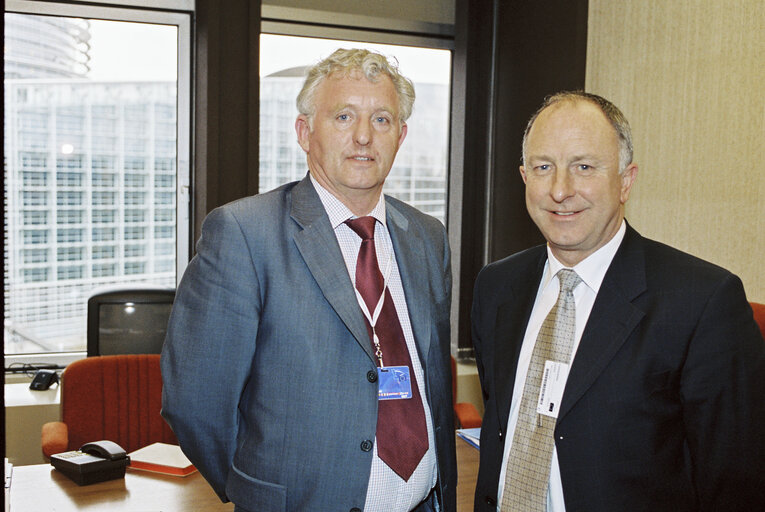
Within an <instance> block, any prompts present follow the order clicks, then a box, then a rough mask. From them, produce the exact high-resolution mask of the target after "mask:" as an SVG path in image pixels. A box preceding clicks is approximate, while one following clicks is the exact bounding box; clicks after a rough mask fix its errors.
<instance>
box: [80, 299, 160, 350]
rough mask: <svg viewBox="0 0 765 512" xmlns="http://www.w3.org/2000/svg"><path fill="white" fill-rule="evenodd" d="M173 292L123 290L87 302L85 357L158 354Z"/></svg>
mask: <svg viewBox="0 0 765 512" xmlns="http://www.w3.org/2000/svg"><path fill="white" fill-rule="evenodd" d="M174 299H175V290H174V289H146V288H123V289H117V290H111V291H106V292H102V293H96V294H94V295H93V296H91V297H90V299H88V357H90V356H106V355H113V354H159V353H160V352H161V351H162V345H163V343H164V341H165V331H166V330H167V321H168V319H169V318H170V310H171V309H172V307H173V300H174Z"/></svg>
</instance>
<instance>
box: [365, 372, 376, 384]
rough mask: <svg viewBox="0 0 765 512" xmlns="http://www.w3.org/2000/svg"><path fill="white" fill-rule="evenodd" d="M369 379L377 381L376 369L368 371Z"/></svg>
mask: <svg viewBox="0 0 765 512" xmlns="http://www.w3.org/2000/svg"><path fill="white" fill-rule="evenodd" d="M367 380H368V381H369V382H377V372H376V371H374V370H369V371H368V372H367Z"/></svg>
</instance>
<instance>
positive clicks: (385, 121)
mask: <svg viewBox="0 0 765 512" xmlns="http://www.w3.org/2000/svg"><path fill="white" fill-rule="evenodd" d="M375 121H377V122H378V123H380V124H385V123H387V122H388V118H387V117H384V116H378V117H376V118H375Z"/></svg>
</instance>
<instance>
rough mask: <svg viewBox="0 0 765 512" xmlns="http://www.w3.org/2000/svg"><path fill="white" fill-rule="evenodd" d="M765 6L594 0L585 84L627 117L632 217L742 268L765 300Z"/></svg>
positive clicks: (701, 0)
mask: <svg viewBox="0 0 765 512" xmlns="http://www.w3.org/2000/svg"><path fill="white" fill-rule="evenodd" d="M763 55H765V9H763V8H762V2H761V1H760V0H726V1H725V2H720V1H719V0H673V1H671V2H670V1H664V0H624V1H621V2H612V1H609V0H590V3H589V27H588V44H587V77H586V88H587V90H588V91H591V92H595V93H597V94H602V95H603V96H605V97H607V98H609V99H610V100H612V101H613V102H614V103H616V104H617V105H618V106H619V107H620V108H621V109H622V110H623V111H624V113H625V114H626V115H627V118H628V119H629V120H630V123H631V124H632V130H633V136H634V139H635V161H636V162H637V163H638V165H639V167H640V171H639V174H638V179H637V182H636V185H635V187H634V188H633V194H632V197H631V198H630V201H629V203H628V205H627V218H628V220H629V221H630V222H631V223H632V225H633V226H635V227H636V228H637V229H638V230H639V231H640V232H641V233H642V234H644V235H646V236H648V237H650V238H654V239H657V240H660V241H663V242H666V243H668V244H670V245H673V246H676V247H678V248H680V249H682V250H684V251H687V252H690V253H691V254H694V255H697V256H699V257H701V258H704V259H706V260H710V261H712V262H714V263H717V264H719V265H722V266H723V267H726V268H728V269H730V270H731V271H733V272H734V273H736V274H738V275H739V276H740V277H741V279H742V280H743V281H744V286H745V288H746V291H747V295H748V296H749V298H750V300H755V301H757V302H765V273H764V272H762V270H761V267H762V261H763V258H764V256H765V170H764V169H763V162H765V126H764V125H765V121H764V118H765V85H763V84H764V83H765V65H763V57H762V56H763Z"/></svg>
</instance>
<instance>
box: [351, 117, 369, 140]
mask: <svg viewBox="0 0 765 512" xmlns="http://www.w3.org/2000/svg"><path fill="white" fill-rule="evenodd" d="M371 140H372V123H371V122H370V121H369V120H359V122H358V123H356V128H355V129H354V131H353V141H354V142H355V143H356V144H358V145H360V146H366V145H367V144H369V142H370V141H371Z"/></svg>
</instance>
